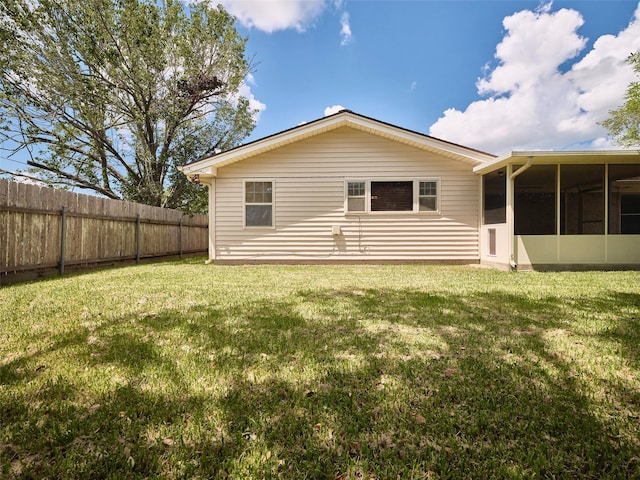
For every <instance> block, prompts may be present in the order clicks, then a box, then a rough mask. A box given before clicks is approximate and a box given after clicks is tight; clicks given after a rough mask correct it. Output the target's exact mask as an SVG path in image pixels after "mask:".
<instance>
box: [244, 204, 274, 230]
mask: <svg viewBox="0 0 640 480" xmlns="http://www.w3.org/2000/svg"><path fill="white" fill-rule="evenodd" d="M271 212H272V208H271V205H247V206H246V225H247V227H271V226H273V218H272V214H271Z"/></svg>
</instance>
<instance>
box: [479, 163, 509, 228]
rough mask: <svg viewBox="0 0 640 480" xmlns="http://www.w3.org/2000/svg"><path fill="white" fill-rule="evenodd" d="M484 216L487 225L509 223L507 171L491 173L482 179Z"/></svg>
mask: <svg viewBox="0 0 640 480" xmlns="http://www.w3.org/2000/svg"><path fill="white" fill-rule="evenodd" d="M482 191H483V202H482V207H483V208H482V214H483V221H484V224H485V225H489V224H494V223H506V221H507V175H506V169H504V168H503V169H502V170H498V171H497V172H491V173H488V174H486V175H484V176H483V177H482Z"/></svg>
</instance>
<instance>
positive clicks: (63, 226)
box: [58, 207, 67, 275]
mask: <svg viewBox="0 0 640 480" xmlns="http://www.w3.org/2000/svg"><path fill="white" fill-rule="evenodd" d="M66 237H67V211H66V209H65V207H62V210H61V211H60V263H59V265H58V269H59V271H60V275H64V254H65V247H66Z"/></svg>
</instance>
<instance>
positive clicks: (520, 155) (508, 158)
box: [473, 150, 640, 175]
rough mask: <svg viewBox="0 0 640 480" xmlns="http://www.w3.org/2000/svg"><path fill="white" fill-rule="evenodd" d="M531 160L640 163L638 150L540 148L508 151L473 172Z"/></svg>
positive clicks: (534, 162)
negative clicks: (536, 149)
mask: <svg viewBox="0 0 640 480" xmlns="http://www.w3.org/2000/svg"><path fill="white" fill-rule="evenodd" d="M528 160H533V161H532V164H534V165H536V164H538V165H539V164H556V163H562V164H595V163H640V150H567V151H555V150H550V151H549V150H546V151H545V150H540V151H520V152H510V153H508V154H506V155H502V156H500V157H497V158H496V159H494V160H490V161H488V162H486V163H484V164H482V165H478V166H476V167H474V169H473V172H474V173H477V174H480V175H482V174H485V173H489V172H493V171H495V170H499V169H500V168H503V167H505V166H507V165H512V164H516V165H517V164H522V163H525V162H527V161H528Z"/></svg>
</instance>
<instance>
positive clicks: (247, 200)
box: [244, 181, 273, 227]
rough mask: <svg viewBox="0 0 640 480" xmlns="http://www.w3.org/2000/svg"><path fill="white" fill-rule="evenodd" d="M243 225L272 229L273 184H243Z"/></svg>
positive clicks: (248, 182) (249, 182)
mask: <svg viewBox="0 0 640 480" xmlns="http://www.w3.org/2000/svg"><path fill="white" fill-rule="evenodd" d="M244 224H245V226H246V227H273V182H269V181H267V182H265V181H246V182H244Z"/></svg>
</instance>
